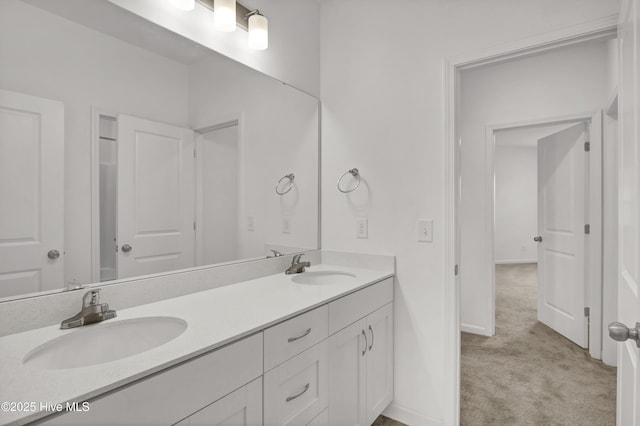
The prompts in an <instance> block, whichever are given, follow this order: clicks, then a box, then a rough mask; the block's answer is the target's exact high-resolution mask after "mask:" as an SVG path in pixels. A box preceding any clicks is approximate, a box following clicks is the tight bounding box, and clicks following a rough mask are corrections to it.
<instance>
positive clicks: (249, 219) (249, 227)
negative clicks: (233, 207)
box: [247, 216, 255, 231]
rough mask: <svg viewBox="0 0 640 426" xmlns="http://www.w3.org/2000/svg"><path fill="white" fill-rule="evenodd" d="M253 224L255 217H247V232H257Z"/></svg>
mask: <svg viewBox="0 0 640 426" xmlns="http://www.w3.org/2000/svg"><path fill="white" fill-rule="evenodd" d="M253 222H254V220H253V216H247V231H254V230H255V227H254V223H253Z"/></svg>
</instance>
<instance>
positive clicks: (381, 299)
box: [329, 277, 393, 334]
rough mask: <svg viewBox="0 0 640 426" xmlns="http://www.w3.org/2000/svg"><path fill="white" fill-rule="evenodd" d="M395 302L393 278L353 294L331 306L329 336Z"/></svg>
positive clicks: (334, 302)
mask: <svg viewBox="0 0 640 426" xmlns="http://www.w3.org/2000/svg"><path fill="white" fill-rule="evenodd" d="M392 301H393V277H392V278H387V279H386V280H383V281H380V282H378V283H376V284H373V285H370V286H369V287H367V288H364V289H362V290H359V291H356V292H355V293H351V294H350V295H348V296H345V297H343V298H341V299H338V300H336V301H333V302H331V303H330V304H329V334H333V333H335V332H337V331H340V330H342V329H343V328H345V327H346V326H348V325H349V324H352V323H353V322H355V321H357V320H359V319H360V318H364V317H365V316H367V315H368V314H369V313H371V312H373V311H375V310H376V309H378V308H380V307H382V306H384V305H386V304H387V303H390V302H392Z"/></svg>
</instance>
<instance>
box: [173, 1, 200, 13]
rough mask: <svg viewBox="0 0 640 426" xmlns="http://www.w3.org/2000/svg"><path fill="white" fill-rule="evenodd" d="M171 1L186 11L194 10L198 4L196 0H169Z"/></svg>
mask: <svg viewBox="0 0 640 426" xmlns="http://www.w3.org/2000/svg"><path fill="white" fill-rule="evenodd" d="M169 2H170V3H171V4H172V5H173V6H174V7H176V8H178V9H180V10H184V11H186V12H188V11H190V10H193V8H194V7H195V6H196V0H169Z"/></svg>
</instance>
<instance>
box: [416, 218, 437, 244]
mask: <svg viewBox="0 0 640 426" xmlns="http://www.w3.org/2000/svg"><path fill="white" fill-rule="evenodd" d="M418 241H419V242H421V243H431V242H433V219H420V220H418Z"/></svg>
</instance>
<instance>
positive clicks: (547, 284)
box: [537, 123, 588, 347]
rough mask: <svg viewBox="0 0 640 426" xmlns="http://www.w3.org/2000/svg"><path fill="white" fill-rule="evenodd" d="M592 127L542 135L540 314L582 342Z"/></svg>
mask: <svg viewBox="0 0 640 426" xmlns="http://www.w3.org/2000/svg"><path fill="white" fill-rule="evenodd" d="M587 132H588V130H587V127H586V125H585V124H584V123H579V124H576V125H574V126H571V127H569V128H568V129H565V130H561V131H559V132H557V133H554V134H552V135H549V136H547V137H545V138H542V139H540V140H539V141H538V231H539V237H537V238H541V239H540V240H539V241H538V319H539V320H540V321H541V322H543V323H544V324H546V325H548V326H549V327H551V328H552V329H554V330H556V331H557V332H558V333H560V334H562V335H563V336H565V337H567V338H568V339H570V340H572V341H574V342H575V343H577V344H578V345H580V346H582V347H586V346H587V329H586V319H585V316H584V307H585V306H586V305H585V228H584V226H585V224H586V223H587V222H586V220H585V217H586V194H587V179H586V176H587V157H586V152H585V148H584V147H585V145H584V144H585V142H586V141H587Z"/></svg>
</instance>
